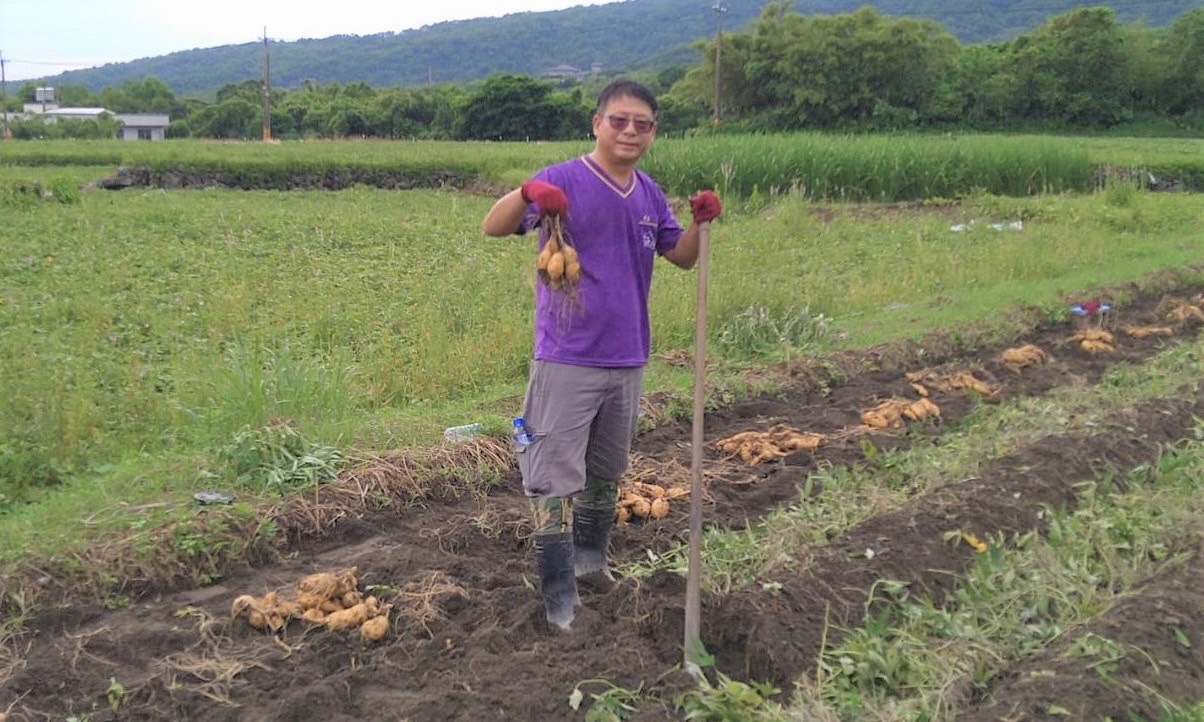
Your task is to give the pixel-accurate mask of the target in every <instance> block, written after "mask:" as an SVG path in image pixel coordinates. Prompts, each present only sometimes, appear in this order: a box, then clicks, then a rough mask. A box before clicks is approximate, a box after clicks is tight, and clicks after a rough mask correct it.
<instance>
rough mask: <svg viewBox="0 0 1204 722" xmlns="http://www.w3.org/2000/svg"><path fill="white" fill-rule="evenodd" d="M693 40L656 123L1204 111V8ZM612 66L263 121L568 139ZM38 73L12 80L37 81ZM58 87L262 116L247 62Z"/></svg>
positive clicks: (986, 125)
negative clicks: (1152, 16) (218, 72)
mask: <svg viewBox="0 0 1204 722" xmlns="http://www.w3.org/2000/svg"><path fill="white" fill-rule="evenodd" d="M696 50H697V51H698V52H699V53H700V55H701V60H700V61H699V62H698V63H697V64H695V65H693V66H674V67H669V68H665V69H661V70H659V71H655V72H653V71H648V72H644V73H640V74H637V77H638V78H639V79H640V80H643V81H644V82H646V83H648V84H649V85H650V86H651V87H652V88H653V90H654V91H656V92H657V93H658V94H659V95H660V98H661V103H662V108H661V112H660V117H659V121H660V127H661V128H662V132H666V133H671V134H674V133H684V132H689V131H691V130H694V129H702V128H711V126H712V115H713V113H714V110H715V105H716V101H718V111H719V117H720V119H721V121H722V122H721V124H720V125H719V126H718V127H719V128H720V129H722V130H730V131H745V132H756V131H789V130H797V129H804V128H818V129H834V130H853V131H855V130H896V129H923V128H951V127H959V128H967V129H990V130H999V129H1009V128H1035V127H1040V128H1048V129H1067V130H1071V129H1102V128H1109V127H1113V126H1116V125H1120V124H1123V123H1126V122H1129V121H1133V120H1142V119H1158V120H1160V121H1163V122H1168V123H1175V124H1178V125H1180V126H1182V127H1186V128H1192V129H1195V130H1196V131H1199V130H1200V129H1201V128H1204V8H1196V9H1194V10H1191V11H1189V12H1187V13H1185V14H1183V15H1182V16H1180V17H1179V18H1178V19H1176V20H1174V21H1173V22H1172V23H1170V24H1169V25H1168V26H1166V27H1165V28H1159V29H1150V28H1146V27H1144V26H1142V25H1139V24H1124V23H1121V22H1119V21H1118V19H1117V17H1116V15H1115V13H1114V12H1113V10H1111V9H1110V8H1107V7H1088V8H1078V9H1075V10H1071V11H1069V12H1067V13H1065V14H1063V15H1059V16H1056V17H1053V18H1051V19H1049V20H1048V21H1046V22H1045V23H1044V24H1043V25H1041V26H1040V27H1039V28H1037V29H1036V30H1034V31H1032V32H1031V33H1026V34H1022V35H1019V36H1018V37H1016V38H1015V39H1013V40H1010V41H1007V42H1002V43H988V44H970V45H963V44H961V43H959V42H958V41H957V39H956V38H955V37H954V36H953V35H951V34H950V33H949V32H948V31H946V30H945V29H944V28H943V27H942V26H941V25H940V24H939V23H937V22H935V21H933V20H924V19H915V18H891V17H889V16H886V15H884V14H882V13H880V12H878V11H877V10H874V9H873V8H870V7H863V8H860V9H858V10H856V11H853V12H850V13H841V14H836V15H814V16H806V15H803V14H801V13H797V12H794V11H793V10H792V9H791V3H790V2H789V0H783V1H780V2H771V3H769V4H768V5H767V6H765V8H764V9H763V10H762V12H761V15H760V16H759V17H758V18H757V19H756V20H755V21H754V22H753V23H751V25H750V26H749V27H748V29H747V30H745V31H741V32H736V33H725V34H723V35H721V36H719V37H718V38H715V39H710V40H706V41H700V42H698V43H697V44H696ZM716 55H718V59H719V63H718V67H717V65H716V62H715V60H716ZM716 69H718V72H719V82H718V83H716V82H715V72H716ZM605 80H606V78H604V77H591V78H588V79H587V80H586V81H584V82H583V83H580V84H574V85H571V86H568V87H566V86H563V85H556V84H553V83H551V82H548V81H544V80H540V79H537V78H534V77H531V76H528V75H522V74H504V75H494V76H492V77H489V78H487V79H486V80H484V81H481V82H479V83H474V84H469V85H438V86H428V87H418V88H373V87H371V86H370V85H368V84H367V83H364V82H353V83H347V84H339V83H329V84H320V83H316V82H313V81H306V82H304V83H302V84H301V85H300V87H296V88H291V89H285V88H273V89H272V90H271V93H270V103H269V105H270V108H271V113H270V119H271V128H272V133H273V135H274V136H275V137H277V138H282V139H290V138H344V137H371V138H388V139H403V138H413V139H449V140H565V139H578V138H584V137H586V136H587V134H588V130H589V118H590V114H591V112H592V103H593V98H594V96H595V94H596V91H597V90H598V87H599V86H600V85H601V84H602V83H604V82H605ZM35 86H36V84H35V83H32V82H31V83H26V84H25V85H24V86H23V87H22V88H21V89H20V91H19V92H18V96H19V97H20V96H23V97H27V98H32V96H33V91H34V88H35ZM716 89H718V97H717V98H716ZM58 94H59V101H60V103H61V104H62V105H76V106H101V107H104V108H106V109H108V110H111V111H113V112H117V113H122V112H142V113H146V112H157V113H167V114H169V115H170V116H171V118H172V122H171V126H170V128H169V130H168V135H169V137H176V138H182V137H196V138H248V139H251V138H257V137H259V136H260V134H261V129H262V124H263V87H262V84H261V82H260V81H259V80H255V79H251V80H246V81H244V82H242V83H237V84H229V85H226V86H224V87H222V88H221V89H220V90H218V91H217V94H216V97H215V98H214V99H213V100H212V101H209V102H206V101H202V100H199V99H194V98H178V97H176V95H175V93H174V92H173V91H172V89H171V88H170V87H169V86H168V85H167V84H166V83H164V82H162V81H160V80H157V79H155V78H153V77H151V78H145V79H143V80H139V81H135V80H127V81H124V82H123V83H121V84H120V85H118V86H112V87H106V88H104V89H102V90H101V91H100V92H99V93H92V92H91V91H89V90H88V89H87V88H86V87H84V86H77V85H66V86H61V87H59V88H58ZM18 107H19V106H18ZM103 122H104V121H102V122H101V123H93V124H91V125H89V123H88V122H85V121H76V122H74V123H56V124H44V123H42V122H41V121H40V120H39V119H36V118H34V119H29V120H21V121H16V122H14V123H12V125H13V133H14V136H15V137H18V138H33V137H60V136H64V135H71V136H74V137H81V136H83V137H111V135H112V132H113V128H112V127H111V126H104V125H103Z"/></svg>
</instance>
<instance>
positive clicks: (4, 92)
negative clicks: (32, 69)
mask: <svg viewBox="0 0 1204 722" xmlns="http://www.w3.org/2000/svg"><path fill="white" fill-rule="evenodd" d="M0 106H3V107H4V140H12V139H13V132H12V131H11V130H9V129H8V79H7V78H6V77H5V76H4V53H0Z"/></svg>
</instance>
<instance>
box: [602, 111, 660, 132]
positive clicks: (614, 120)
mask: <svg viewBox="0 0 1204 722" xmlns="http://www.w3.org/2000/svg"><path fill="white" fill-rule="evenodd" d="M606 122H607V123H610V127H611V128H613V129H614V130H617V131H619V132H620V133H621V132H623V131H624V130H626V129H627V124H628V123H631V125H632V127H633V128H635V132H636V133H639V134H640V135H644V134H645V133H651V132H652V129H653V128H655V127H656V121H655V120H648V119H647V118H628V117H627V116H626V115H608V116H606Z"/></svg>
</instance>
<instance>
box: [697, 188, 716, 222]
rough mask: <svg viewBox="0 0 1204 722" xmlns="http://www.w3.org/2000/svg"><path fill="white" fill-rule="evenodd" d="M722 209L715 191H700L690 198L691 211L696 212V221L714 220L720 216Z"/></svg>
mask: <svg viewBox="0 0 1204 722" xmlns="http://www.w3.org/2000/svg"><path fill="white" fill-rule="evenodd" d="M722 210H723V208H722V207H721V206H720V205H719V196H717V195H715V191H699V192H698V195H696V196H693V197H692V198H690V212H691V213H693V214H694V222H695V223H706V222H707V221H713V220H715V219H716V218H718V217H719V214H720V212H722Z"/></svg>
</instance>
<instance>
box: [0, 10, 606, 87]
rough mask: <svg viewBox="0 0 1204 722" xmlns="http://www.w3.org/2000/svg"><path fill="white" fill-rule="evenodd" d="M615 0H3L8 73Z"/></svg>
mask: <svg viewBox="0 0 1204 722" xmlns="http://www.w3.org/2000/svg"><path fill="white" fill-rule="evenodd" d="M614 1H615V0H382V1H381V2H357V1H355V0H350V1H346V0H345V1H343V2H340V1H339V0H324V1H323V2H316V1H315V0H199V2H198V1H195V0H194V1H192V2H188V1H187V0H0V57H3V59H4V71H5V76H6V78H7V79H8V80H9V81H20V80H27V79H31V78H39V77H44V76H47V75H56V74H58V73H61V72H64V71H67V70H74V69H78V68H91V67H96V66H98V65H104V64H105V63H117V62H125V61H129V60H137V59H139V58H149V57H154V56H157V55H166V54H168V53H173V52H176V51H179V50H192V49H194V48H211V47H215V46H218V45H231V44H238V43H246V42H253V41H258V40H261V39H262V38H263V31H264V28H265V27H266V28H267V34H268V38H269V39H271V40H281V41H288V40H299V39H301V38H326V37H330V36H332V35H374V34H376V33H384V32H400V31H402V30H408V29H411V28H420V27H422V26H424V25H431V24H434V23H438V22H443V21H446V20H467V19H470V18H481V17H499V16H502V15H507V14H509V13H517V12H538V11H543V10H562V9H564V8H569V7H575V6H579V5H600V4H602V3H604V2H614Z"/></svg>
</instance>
